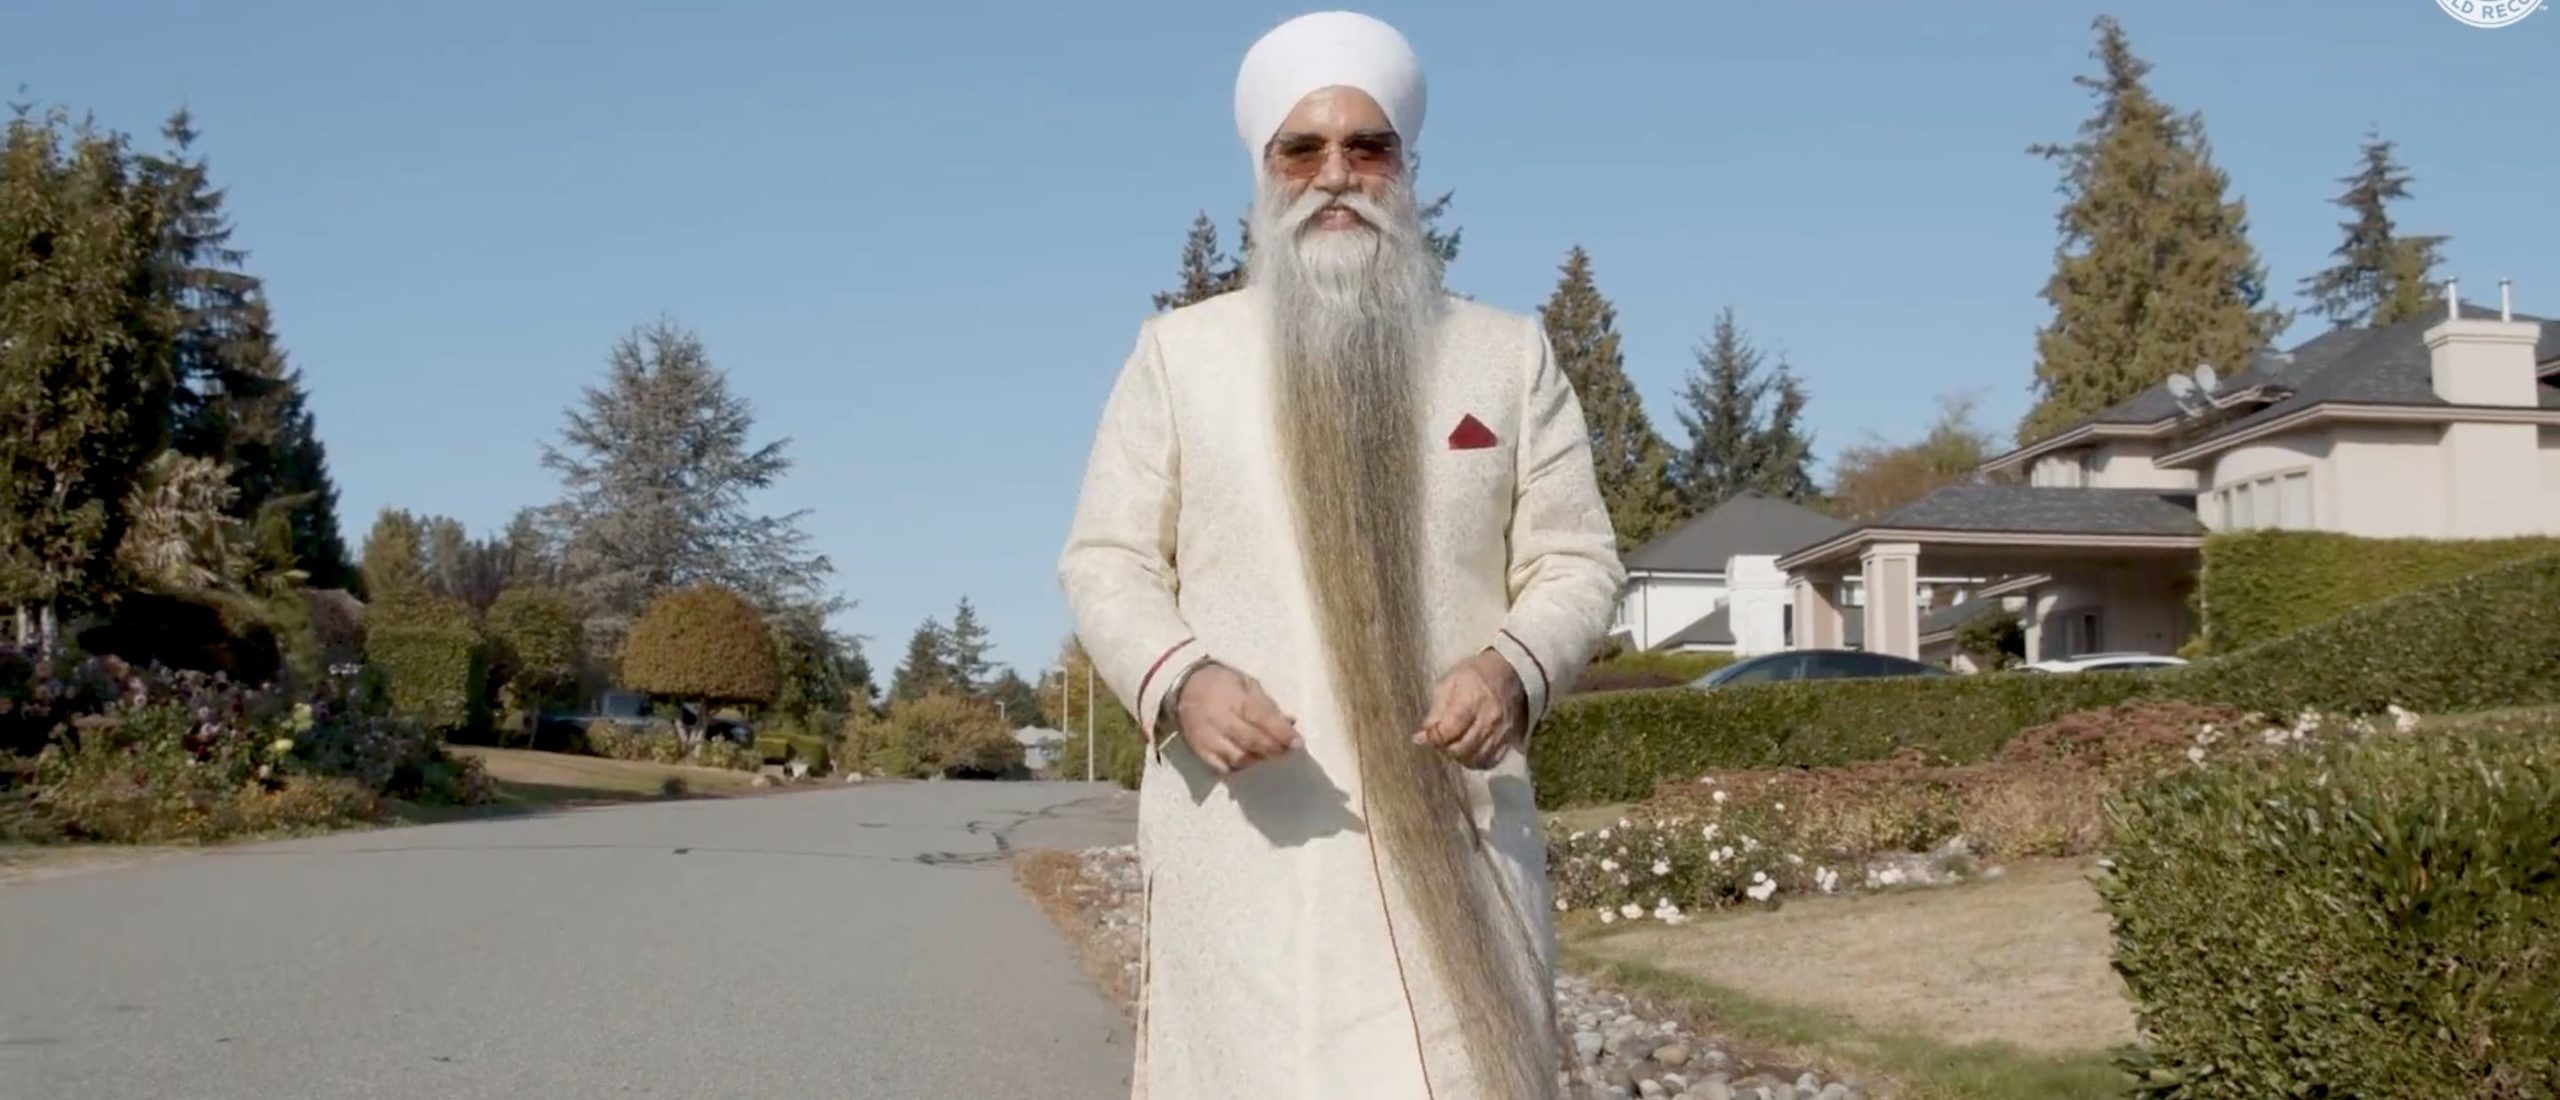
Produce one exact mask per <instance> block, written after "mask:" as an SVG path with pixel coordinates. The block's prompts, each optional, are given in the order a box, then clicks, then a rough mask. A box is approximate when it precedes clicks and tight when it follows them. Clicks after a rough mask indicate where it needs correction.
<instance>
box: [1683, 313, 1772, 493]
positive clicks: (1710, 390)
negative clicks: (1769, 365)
mask: <svg viewBox="0 0 2560 1100" xmlns="http://www.w3.org/2000/svg"><path fill="white" fill-rule="evenodd" d="M1697 359H1698V369H1697V370H1696V371H1695V372H1693V373H1691V374H1690V376H1689V380H1688V383H1687V385H1686V386H1685V387H1683V389H1682V390H1681V401H1682V405H1683V407H1682V408H1680V409H1679V410H1677V412H1678V413H1679V417H1680V426H1681V427H1682V428H1684V429H1686V430H1687V431H1688V433H1689V445H1688V446H1687V448H1685V449H1684V450H1682V451H1681V452H1680V454H1679V456H1678V457H1677V458H1676V460H1675V464H1674V465H1673V467H1672V485H1673V487H1674V489H1675V490H1676V491H1677V492H1678V493H1679V498H1680V507H1681V510H1682V513H1683V514H1685V515H1696V514H1697V513H1700V512H1703V511H1706V510H1707V509H1710V508H1713V507H1715V506H1716V505H1718V504H1722V503H1724V502H1725V501H1726V500H1728V499H1730V498H1732V497H1733V496H1734V494H1736V493H1740V492H1743V491H1745V490H1757V489H1760V488H1761V487H1762V485H1763V484H1764V482H1766V481H1767V480H1768V475H1767V474H1766V473H1765V472H1764V471H1765V469H1766V468H1767V467H1768V466H1769V445H1770V437H1769V431H1768V428H1767V427H1765V426H1764V425H1763V422H1762V419H1761V413H1760V403H1761V401H1762V400H1763V399H1765V398H1767V397H1768V395H1769V390H1770V386H1771V383H1772V380H1771V379H1769V378H1766V377H1763V376H1762V375H1761V373H1760V361H1761V360H1760V351H1759V349H1757V348H1754V347H1752V346H1751V344H1750V342H1749V341H1748V340H1746V339H1744V338H1743V335H1742V330H1741V328H1740V327H1739V326H1737V325H1735V324H1734V319H1733V308H1732V307H1730V306H1727V307H1725V309H1724V311H1723V312H1722V313H1720V314H1718V315H1717V317H1716V325H1715V335H1714V337H1713V338H1712V340H1711V341H1710V342H1709V343H1708V344H1707V345H1706V346H1704V347H1701V348H1699V349H1698V352H1697ZM1790 431H1792V427H1790Z"/></svg>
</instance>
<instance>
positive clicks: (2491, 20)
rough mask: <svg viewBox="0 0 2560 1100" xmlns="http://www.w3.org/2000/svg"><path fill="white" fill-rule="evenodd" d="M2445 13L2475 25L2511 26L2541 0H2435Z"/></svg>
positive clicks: (2488, 27) (2536, 7)
mask: <svg viewBox="0 0 2560 1100" xmlns="http://www.w3.org/2000/svg"><path fill="white" fill-rule="evenodd" d="M2436 6H2437V7H2439V8H2443V9H2444V13H2445V14H2446V15H2450V16H2452V17H2454V18H2456V19H2459V20H2462V21H2463V22H2465V23H2468V24H2470V25H2472V26H2475V27H2483V28H2487V29H2490V30H2495V29H2497V28H2499V27H2506V26H2513V25H2514V24H2516V23H2517V22H2519V21H2521V20H2523V19H2524V17H2525V16H2528V15H2531V14H2533V13H2534V12H2535V11H2538V10H2540V9H2541V7H2542V0H2436Z"/></svg>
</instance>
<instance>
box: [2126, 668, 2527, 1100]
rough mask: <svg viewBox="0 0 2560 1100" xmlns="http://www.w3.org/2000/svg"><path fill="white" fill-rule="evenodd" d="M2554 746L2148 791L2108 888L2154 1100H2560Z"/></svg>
mask: <svg viewBox="0 0 2560 1100" xmlns="http://www.w3.org/2000/svg"><path fill="white" fill-rule="evenodd" d="M2555 806H2560V722H2554V721H2552V720H2549V719H2544V720H2541V721H2538V722H2511V723H2506V724H2500V725H2491V726H2486V727H2474V728H2472V729H2468V730H2465V731H2462V732H2458V733H2456V732H2444V731H2429V732H2427V733H2425V734H2422V735H2418V736H2393V735H2383V736H2379V737H2375V738H2369V739H2364V740H2361V741H2355V742H2349V743H2345V744H2342V745H2338V746H2334V747H2328V748H2323V749H2319V750H2315V751H2312V752H2309V753H2303V754H2294V755H2290V756H2279V757H2270V758H2264V759H2254V760H2245V761H2236V762H2233V763H2230V764H2228V765H2225V766H2217V767H2213V768H2207V769H2204V770H2202V771H2199V772H2196V773H2193V774H2190V775H2186V776H2181V777H2178V778H2174V779H2170V780H2166V781H2163V782H2162V783H2159V784H2157V785H2154V786H2150V787H2145V788H2142V789H2139V790H2138V791H2136V792H2135V793H2134V794H2132V795H2131V796H2129V797H2127V798H2126V799H2124V800H2123V802H2122V804H2121V805H2120V806H2119V807H2118V809H2117V816H2118V817H2119V819H2120V820H2119V823H2118V825H2117V834H2118V836H2119V838H2120V839H2119V843H2118V845H2117V847H2116V850H2115V851H2114V853H2113V856H2112V859H2111V860H2110V861H2109V863H2108V865H2107V868H2106V873H2105V875H2104V877H2103V879H2102V881H2101V894H2102V896H2103V897H2104V898H2105V902H2106V906H2107V909H2108V912H2109V913H2110V915H2111V918H2112V920H2113V922H2114V927H2115V939H2116V944H2117V952H2116V968H2117V970H2118V971H2119V972H2120V973H2121V974H2122V975H2123V976H2124V979H2125V983H2126V987H2127V989H2128V991H2129V992H2130V993H2131V994H2132V996H2133V998H2134V1000H2135V1001H2136V1002H2137V1004H2138V1006H2139V1013H2140V1016H2141V1020H2142V1024H2143V1028H2144V1030H2145V1031H2146V1032H2147V1033H2148V1035H2149V1036H2150V1044H2149V1048H2148V1050H2147V1052H2145V1053H2144V1054H2142V1055H2140V1056H2138V1057H2135V1058H2133V1059H2131V1060H2129V1062H2128V1068H2129V1069H2131V1070H2132V1071H2133V1072H2134V1073H2135V1074H2136V1076H2137V1078H2138V1080H2139V1081H2140V1083H2141V1089H2142V1091H2143V1093H2144V1094H2146V1095H2151V1096H2156V1097H2161V1098H2164V1100H2166V1098H2174V1100H2224V1098H2229V1100H2242V1098H2247V1100H2256V1098H2259V1097H2270V1096H2300V1097H2310V1096H2332V1097H2345V1096H2464V1097H2479V1098H2483V1100H2490V1098H2495V1100H2508V1098H2522V1097H2527V1096H2540V1095H2547V1093H2546V1092H2544V1091H2541V1090H2544V1089H2547V1088H2548V1087H2549V1085H2550V1083H2551V1082H2552V1081H2554V1080H2560V951H2555V950H2554V947H2553V945H2554V944H2560V814H2555V813H2554V812H2553V808H2554V807H2555Z"/></svg>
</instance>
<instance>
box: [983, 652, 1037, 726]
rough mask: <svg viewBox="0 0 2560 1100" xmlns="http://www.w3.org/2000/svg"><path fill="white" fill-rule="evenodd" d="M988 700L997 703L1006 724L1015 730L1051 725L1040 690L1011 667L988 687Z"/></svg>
mask: <svg viewBox="0 0 2560 1100" xmlns="http://www.w3.org/2000/svg"><path fill="white" fill-rule="evenodd" d="M987 698H989V699H991V700H994V701H995V702H996V704H997V706H998V707H999V709H1000V713H1002V714H1003V716H1004V719H1005V722H1006V723H1007V724H1008V725H1011V726H1013V727H1014V728H1017V729H1018V728H1021V727H1023V726H1042V725H1047V724H1048V723H1049V715H1048V707H1047V706H1046V705H1044V704H1043V703H1042V701H1041V698H1040V692H1039V690H1038V689H1036V688H1033V687H1032V686H1031V683H1030V681H1028V680H1024V679H1023V678H1022V676H1021V674H1019V673H1016V672H1015V671H1013V669H1012V667H1011V666H1007V667H1006V668H1005V670H1004V674H1003V675H1001V676H998V677H996V678H995V679H994V680H993V681H992V682H990V683H989V684H988V685H987Z"/></svg>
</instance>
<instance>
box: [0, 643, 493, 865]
mask: <svg viewBox="0 0 2560 1100" xmlns="http://www.w3.org/2000/svg"><path fill="white" fill-rule="evenodd" d="M32 665H33V667H35V668H36V670H37V673H36V675H37V683H36V686H35V689H34V690H33V691H32V692H31V693H30V696H31V697H32V698H34V699H37V700H39V701H41V704H42V706H43V707H44V708H45V711H46V714H47V716H48V718H49V719H50V720H52V721H53V722H54V725H53V728H52V730H51V733H50V734H49V737H48V743H47V744H46V746H45V748H44V749H43V751H42V752H41V753H40V754H39V755H38V756H37V757H36V760H35V766H34V767H33V769H32V770H31V772H30V773H29V774H27V775H26V776H24V777H22V779H21V783H22V787H23V790H22V792H21V793H22V795H23V800H22V801H21V803H20V805H21V807H22V808H24V809H27V810H31V812H32V815H33V817H34V818H35V819H36V820H37V821H38V822H40V823H41V828H40V831H41V833H42V838H45V839H50V838H67V839H89V840H103V841H110V842H158V841H174V840H211V839H218V838H222V837H227V836H233V835H238V834H244V833H256V832H264V831H268V830H273V829H280V828H287V827H307V826H325V825H336V824H343V823H347V822H351V821H360V820H371V819H374V818H377V817H379V816H380V814H381V812H382V810H383V809H384V807H385V805H386V803H385V800H386V799H389V798H405V799H414V800H419V801H430V802H452V803H474V802H481V801H485V800H487V798H488V797H489V796H490V787H489V784H488V780H487V777H486V776H485V775H484V774H482V773H481V772H480V771H479V769H478V766H477V763H476V762H474V761H463V760H456V759H454V758H452V757H449V756H447V755H446V754H445V752H444V749H443V746H442V744H441V743H440V742H439V741H438V740H437V739H436V738H435V736H434V734H433V732H432V731H430V730H428V729H426V728H425V727H423V726H421V725H419V724H418V723H416V722H414V721H409V720H405V719H400V718H396V717H391V716H388V715H386V714H384V713H383V711H384V708H383V706H382V705H381V703H380V701H379V700H377V699H375V698H373V697H372V696H371V695H370V694H369V692H370V689H369V688H368V687H367V686H366V684H365V683H364V681H363V680H362V679H361V678H355V677H345V676H338V677H331V678H329V679H327V680H326V681H324V682H322V683H320V684H318V685H315V686H314V689H313V690H312V691H311V692H310V693H309V694H307V695H300V696H297V695H295V694H292V693H288V692H287V691H284V690H281V689H277V688H274V687H261V688H251V687H248V686H245V685H241V684H238V683H236V682H233V681H231V680H229V679H227V678H225V677H222V676H220V675H218V674H205V673H194V672H168V671H165V670H144V669H139V668H136V667H134V666H133V665H131V664H129V663H127V662H125V661H123V660H122V659H120V658H115V657H92V658H87V659H84V660H78V661H76V662H74V661H65V660H59V659H56V660H47V661H36V662H32ZM13 828H14V829H15V830H16V831H19V832H26V831H28V829H27V827H26V826H25V825H24V824H23V823H21V824H19V825H17V826H13Z"/></svg>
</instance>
